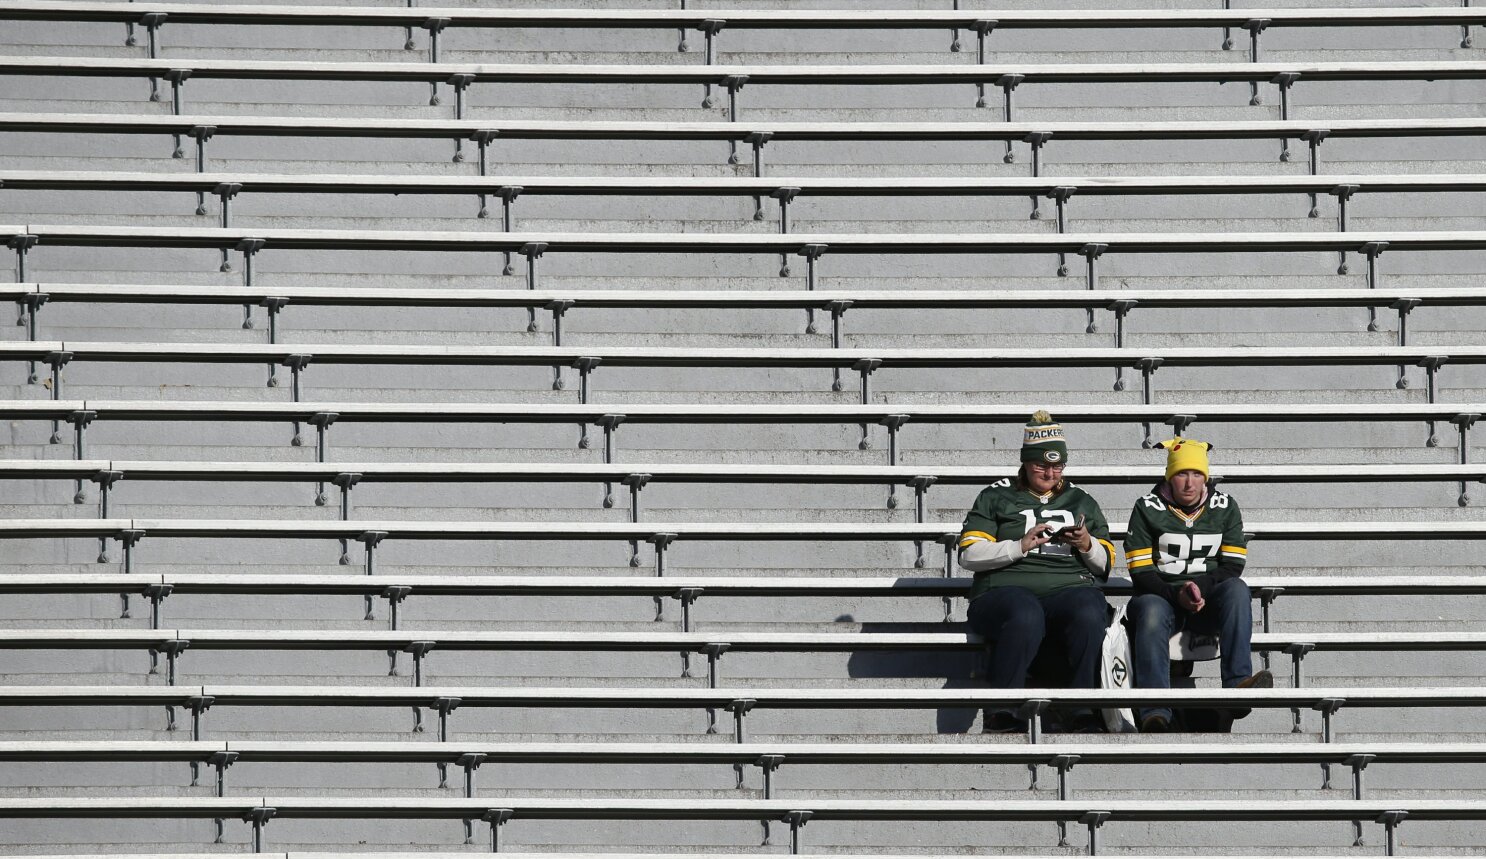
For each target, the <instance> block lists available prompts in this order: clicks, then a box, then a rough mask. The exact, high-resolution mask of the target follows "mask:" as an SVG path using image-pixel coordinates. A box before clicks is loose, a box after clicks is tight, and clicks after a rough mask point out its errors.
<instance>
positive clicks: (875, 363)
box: [851, 358, 882, 450]
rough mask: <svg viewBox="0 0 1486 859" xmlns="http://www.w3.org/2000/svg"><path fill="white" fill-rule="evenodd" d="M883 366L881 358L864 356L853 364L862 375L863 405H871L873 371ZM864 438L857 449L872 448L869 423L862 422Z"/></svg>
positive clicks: (853, 367) (858, 443)
mask: <svg viewBox="0 0 1486 859" xmlns="http://www.w3.org/2000/svg"><path fill="white" fill-rule="evenodd" d="M881 366H882V359H881V358H862V359H860V360H858V361H856V362H855V363H853V364H852V365H851V368H852V369H853V370H856V371H857V373H859V374H860V375H861V380H862V381H861V391H862V398H861V399H862V405H864V406H865V405H870V404H871V401H872V373H873V372H874V371H875V370H876V369H877V368H878V367H881ZM860 426H861V429H862V439H861V441H859V442H857V450H871V449H872V436H870V435H869V434H868V432H867V424H865V423H864V424H860Z"/></svg>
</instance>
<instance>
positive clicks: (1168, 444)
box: [1161, 438, 1213, 480]
mask: <svg viewBox="0 0 1486 859" xmlns="http://www.w3.org/2000/svg"><path fill="white" fill-rule="evenodd" d="M1161 446H1162V447H1164V448H1166V479H1167V480H1170V479H1171V478H1172V476H1173V475H1175V474H1176V473H1177V472H1180V471H1200V472H1202V476H1203V477H1207V476H1209V475H1208V465H1207V452H1208V451H1209V450H1211V449H1212V447H1213V446H1212V445H1210V444H1208V443H1207V442H1205V441H1193V440H1192V439H1189V438H1169V439H1167V440H1166V441H1163V442H1161Z"/></svg>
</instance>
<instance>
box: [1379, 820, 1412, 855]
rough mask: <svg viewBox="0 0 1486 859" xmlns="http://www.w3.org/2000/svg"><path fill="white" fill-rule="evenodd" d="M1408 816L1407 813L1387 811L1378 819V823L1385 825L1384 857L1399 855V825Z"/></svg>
mask: <svg viewBox="0 0 1486 859" xmlns="http://www.w3.org/2000/svg"><path fill="white" fill-rule="evenodd" d="M1408 816H1409V813H1408V812H1407V811H1385V812H1383V813H1382V815H1380V816H1379V817H1378V822H1379V823H1381V824H1383V832H1384V836H1383V837H1384V848H1383V855H1385V856H1396V855H1398V825H1399V824H1400V823H1402V822H1403V821H1404V818H1406V817H1408Z"/></svg>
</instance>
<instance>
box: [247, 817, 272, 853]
mask: <svg viewBox="0 0 1486 859" xmlns="http://www.w3.org/2000/svg"><path fill="white" fill-rule="evenodd" d="M277 813H278V809H277V808H269V807H267V806H259V807H257V808H255V809H253V810H252V811H249V812H248V813H247V814H246V815H244V816H243V820H245V821H247V822H248V823H251V824H253V852H254V853H262V852H263V827H265V826H267V825H268V821H270V820H272V819H273V816H274V815H275V814H277Z"/></svg>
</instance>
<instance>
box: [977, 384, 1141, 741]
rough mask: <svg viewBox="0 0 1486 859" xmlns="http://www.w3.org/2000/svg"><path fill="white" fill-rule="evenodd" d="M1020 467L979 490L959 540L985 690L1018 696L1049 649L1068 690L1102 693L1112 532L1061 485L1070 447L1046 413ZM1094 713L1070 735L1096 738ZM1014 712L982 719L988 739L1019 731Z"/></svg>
mask: <svg viewBox="0 0 1486 859" xmlns="http://www.w3.org/2000/svg"><path fill="white" fill-rule="evenodd" d="M1021 460H1022V466H1021V469H1020V470H1019V471H1018V472H1017V475H1016V477H1015V478H1006V479H1004V480H1000V481H997V482H996V483H993V484H991V485H990V486H988V487H986V488H985V489H984V490H982V491H981V493H980V495H979V496H978V497H977V498H976V499H975V504H974V505H972V506H971V508H970V512H969V514H968V515H966V516H965V525H964V527H963V528H962V529H961V532H960V566H961V567H964V568H965V569H966V570H969V571H970V572H972V573H974V574H975V584H974V586H973V587H972V588H971V590H970V610H969V621H970V628H971V629H973V630H974V631H975V632H977V633H979V634H980V635H981V636H983V637H984V638H985V640H986V643H987V644H988V645H989V646H990V649H991V658H990V671H989V673H988V675H987V682H988V684H989V685H990V686H991V687H993V688H996V689H1021V688H1024V687H1025V686H1026V685H1027V670H1028V669H1029V668H1030V667H1031V665H1032V660H1033V659H1034V658H1035V657H1036V656H1037V652H1038V650H1039V649H1040V648H1041V647H1042V645H1043V642H1044V641H1054V642H1056V643H1057V644H1059V645H1061V646H1062V649H1063V650H1064V651H1065V652H1066V654H1067V667H1068V672H1069V677H1068V686H1069V687H1071V688H1075V689H1097V688H1098V687H1099V669H1100V660H1101V653H1102V648H1103V645H1104V628H1105V625H1106V623H1107V622H1108V609H1107V605H1106V603H1105V601H1104V593H1103V592H1102V591H1101V590H1100V588H1099V582H1100V581H1102V580H1104V579H1106V578H1108V577H1109V570H1110V568H1111V567H1112V566H1113V565H1114V545H1113V544H1111V543H1110V542H1109V524H1108V522H1106V520H1105V518H1104V513H1103V512H1102V511H1101V510H1100V509H1099V505H1098V503H1096V502H1095V501H1094V499H1093V498H1092V497H1091V496H1090V495H1089V494H1088V493H1087V492H1084V491H1083V490H1082V489H1079V488H1078V487H1077V486H1074V485H1073V484H1071V483H1069V482H1067V481H1065V480H1064V479H1063V468H1064V466H1066V465H1067V464H1068V443H1067V440H1066V439H1065V437H1064V435H1063V428H1062V427H1061V426H1060V425H1058V424H1056V423H1054V422H1053V419H1052V417H1051V416H1050V415H1049V414H1048V413H1047V412H1045V411H1039V412H1037V413H1036V414H1035V415H1033V416H1032V421H1031V423H1029V424H1028V425H1027V427H1026V429H1025V431H1024V433H1023V437H1022V452H1021ZM1100 725H1101V722H1100V720H1099V718H1098V716H1097V714H1096V713H1094V711H1092V710H1082V711H1078V712H1076V713H1074V714H1073V725H1072V727H1073V728H1074V730H1079V731H1095V730H1099V729H1100ZM1025 727H1026V726H1025V723H1024V722H1022V720H1021V719H1019V718H1017V717H1016V716H1015V715H1014V714H1013V713H1011V712H1010V711H1006V710H998V711H993V712H989V713H987V714H986V725H985V730H987V731H993V732H1009V731H1020V730H1024V729H1025Z"/></svg>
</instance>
